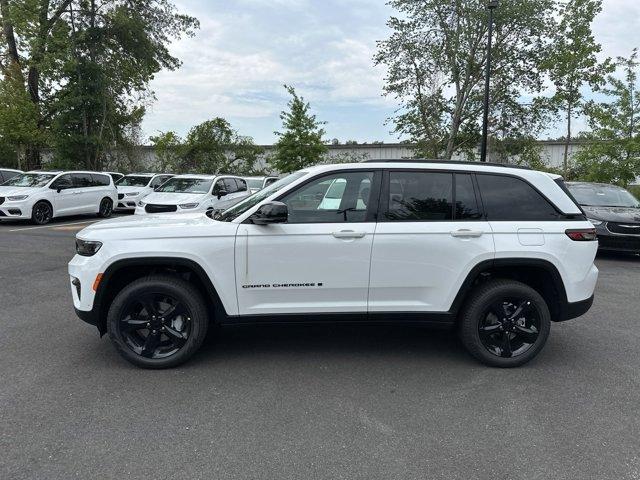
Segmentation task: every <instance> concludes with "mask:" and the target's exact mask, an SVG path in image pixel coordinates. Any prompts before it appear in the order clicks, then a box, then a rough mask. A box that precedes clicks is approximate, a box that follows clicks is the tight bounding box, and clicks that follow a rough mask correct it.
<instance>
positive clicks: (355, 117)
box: [143, 0, 640, 144]
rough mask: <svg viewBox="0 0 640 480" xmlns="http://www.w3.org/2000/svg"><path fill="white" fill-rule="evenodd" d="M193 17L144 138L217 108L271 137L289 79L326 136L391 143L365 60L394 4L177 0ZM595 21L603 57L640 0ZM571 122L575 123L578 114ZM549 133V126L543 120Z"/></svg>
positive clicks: (247, 130)
mask: <svg viewBox="0 0 640 480" xmlns="http://www.w3.org/2000/svg"><path fill="white" fill-rule="evenodd" d="M176 4H177V5H178V8H179V10H180V11H181V12H183V13H188V14H190V15H193V16H195V17H197V18H198V19H199V20H200V24H201V28H200V30H198V32H197V33H196V36H195V37H194V38H187V39H182V40H180V41H177V42H175V43H174V44H173V45H172V47H171V51H172V53H173V54H174V55H176V56H177V57H178V58H180V59H181V60H182V61H183V65H182V67H181V68H180V69H179V70H176V71H175V72H161V73H159V74H158V75H157V76H156V78H155V79H154V81H153V82H152V88H153V90H154V91H155V93H156V97H157V100H156V101H155V102H154V103H153V105H152V106H151V107H150V108H149V109H148V112H147V116H146V118H145V121H144V124H143V130H144V133H145V135H146V136H148V135H153V134H155V133H157V132H158V131H166V130H175V131H177V132H178V133H179V134H181V135H184V134H185V133H186V132H187V131H188V129H189V128H190V127H191V126H193V125H195V124H198V123H200V122H203V121H205V120H207V119H210V118H213V117H216V116H221V117H224V118H226V119H227V120H229V121H230V122H231V124H232V125H233V126H234V127H235V128H236V129H237V130H238V131H239V132H240V133H242V134H245V135H251V136H252V137H253V138H254V139H255V141H256V142H257V143H261V144H267V143H273V142H274V140H275V135H274V134H273V132H274V130H279V129H280V125H281V121H280V118H279V113H280V111H281V110H282V109H283V107H284V106H285V104H286V102H287V100H288V95H287V94H286V92H285V91H284V88H283V87H282V84H283V83H287V84H290V85H293V86H295V87H296V89H297V90H298V91H299V93H301V94H302V95H303V96H304V97H305V99H306V100H308V101H309V102H311V106H312V109H313V111H314V113H316V114H317V116H318V118H319V119H321V120H325V121H327V122H328V124H327V125H326V130H327V135H326V137H327V138H328V139H331V138H338V139H340V140H341V141H343V142H344V141H345V140H350V139H354V140H358V141H359V142H365V141H367V142H371V141H374V140H383V141H386V142H391V141H397V138H396V137H395V136H394V135H392V134H390V133H389V131H390V130H391V126H390V125H385V120H386V119H387V118H388V117H389V116H391V115H392V114H393V112H394V110H395V108H396V104H395V103H394V102H393V101H392V100H391V99H388V98H384V97H382V96H381V92H382V84H383V77H384V71H383V70H382V69H381V68H376V67H374V66H373V62H372V60H371V58H372V56H373V54H374V52H375V43H376V40H380V39H383V38H386V37H387V36H388V33H389V31H388V29H387V27H386V21H387V19H388V17H389V16H390V14H391V13H393V12H392V10H391V9H390V8H389V7H388V6H386V5H385V2H384V1H382V0H340V1H338V0H233V1H229V0H179V1H177V2H176ZM603 4H604V9H603V12H602V13H601V14H600V16H599V17H598V18H597V19H596V22H595V24H594V31H595V34H596V38H597V39H598V41H600V42H601V43H602V46H603V56H617V55H625V56H626V55H628V54H629V53H630V52H631V49H632V48H633V47H634V46H639V47H640V2H639V1H638V0H604V2H603ZM577 123H578V128H580V126H581V124H582V122H580V121H578V122H577ZM550 133H551V134H557V133H558V132H557V131H554V130H553V128H551V131H550Z"/></svg>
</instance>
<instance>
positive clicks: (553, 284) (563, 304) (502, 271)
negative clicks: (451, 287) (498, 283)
mask: <svg viewBox="0 0 640 480" xmlns="http://www.w3.org/2000/svg"><path fill="white" fill-rule="evenodd" d="M490 278H505V279H511V280H517V281H519V282H522V283H524V284H526V285H529V286H530V287H532V288H533V289H535V290H536V291H537V292H538V293H540V295H542V297H543V298H544V299H545V301H546V302H547V305H548V307H549V311H550V312H551V318H552V320H553V321H562V320H565V319H566V318H567V317H568V307H569V304H568V301H567V292H566V290H565V287H564V282H563V280H562V276H561V275H560V272H559V271H558V269H557V268H556V266H555V265H554V264H553V263H551V262H549V261H547V260H543V259H539V258H497V259H493V260H485V261H483V262H480V263H479V264H477V265H476V266H475V267H473V268H472V269H471V271H470V272H469V274H468V275H467V277H466V278H465V280H464V281H463V282H462V285H461V287H460V289H459V290H458V293H457V294H456V297H455V299H454V301H453V303H452V305H451V308H450V312H451V313H453V314H454V315H455V316H457V315H458V313H459V311H460V309H461V308H462V306H463V305H464V303H465V301H466V299H467V297H468V295H469V294H470V293H471V292H472V291H473V289H474V287H475V286H476V285H478V284H479V283H481V282H483V281H486V280H488V279H490Z"/></svg>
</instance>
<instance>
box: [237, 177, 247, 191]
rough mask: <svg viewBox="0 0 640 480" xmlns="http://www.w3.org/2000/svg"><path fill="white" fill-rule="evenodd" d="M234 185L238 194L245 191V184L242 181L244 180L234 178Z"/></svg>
mask: <svg viewBox="0 0 640 480" xmlns="http://www.w3.org/2000/svg"><path fill="white" fill-rule="evenodd" d="M236 183H237V184H238V191H239V192H246V191H247V182H246V181H245V180H244V178H236Z"/></svg>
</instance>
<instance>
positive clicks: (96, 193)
mask: <svg viewBox="0 0 640 480" xmlns="http://www.w3.org/2000/svg"><path fill="white" fill-rule="evenodd" d="M117 198H118V196H117V191H116V187H115V185H114V184H113V180H112V178H111V176H109V175H108V174H106V173H100V172H47V171H32V172H26V173H22V174H19V175H16V176H14V177H12V178H10V179H9V180H8V181H6V182H4V183H3V184H2V185H0V219H12V220H19V219H24V220H27V219H30V220H31V221H33V222H34V223H36V224H38V225H43V224H45V223H48V222H49V221H50V220H51V219H52V218H54V217H63V216H67V215H80V214H85V213H93V214H97V215H98V216H100V217H103V218H106V217H109V216H111V213H112V211H113V206H114V205H115V202H116V200H117Z"/></svg>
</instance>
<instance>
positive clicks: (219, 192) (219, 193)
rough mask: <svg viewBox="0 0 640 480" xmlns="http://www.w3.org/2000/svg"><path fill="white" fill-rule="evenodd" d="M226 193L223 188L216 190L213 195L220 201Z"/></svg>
mask: <svg viewBox="0 0 640 480" xmlns="http://www.w3.org/2000/svg"><path fill="white" fill-rule="evenodd" d="M227 193H228V192H227V191H226V190H225V189H224V188H218V189H216V191H215V192H214V195H215V196H216V197H218V200H220V199H221V198H222V197H224V196H225V195H226V194H227Z"/></svg>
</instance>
